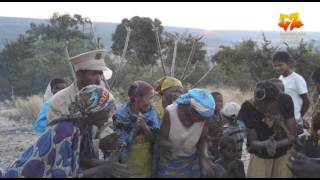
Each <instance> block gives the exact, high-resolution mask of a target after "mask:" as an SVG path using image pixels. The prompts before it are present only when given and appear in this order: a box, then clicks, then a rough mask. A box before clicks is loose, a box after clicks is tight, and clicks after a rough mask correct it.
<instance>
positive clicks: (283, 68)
mask: <svg viewBox="0 0 320 180" xmlns="http://www.w3.org/2000/svg"><path fill="white" fill-rule="evenodd" d="M273 67H274V69H275V70H276V71H277V73H278V74H279V75H284V74H286V73H288V72H289V66H288V64H286V63H284V62H280V61H274V62H273Z"/></svg>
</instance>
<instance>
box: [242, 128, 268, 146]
mask: <svg viewBox="0 0 320 180" xmlns="http://www.w3.org/2000/svg"><path fill="white" fill-rule="evenodd" d="M246 132H247V138H248V144H249V147H248V148H250V149H263V148H265V144H266V142H267V140H266V141H259V140H257V132H256V130H255V129H250V128H246Z"/></svg>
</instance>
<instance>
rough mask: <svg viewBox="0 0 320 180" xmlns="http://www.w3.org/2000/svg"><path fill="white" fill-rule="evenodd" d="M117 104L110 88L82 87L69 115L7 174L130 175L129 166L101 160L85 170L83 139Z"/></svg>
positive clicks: (53, 122) (21, 157) (37, 176)
mask: <svg viewBox="0 0 320 180" xmlns="http://www.w3.org/2000/svg"><path fill="white" fill-rule="evenodd" d="M114 108H115V105H114V101H113V99H112V98H110V96H109V92H108V90H106V89H105V88H101V87H99V86H96V85H89V86H86V87H84V88H83V89H81V90H80V92H79V94H78V96H77V100H76V103H75V104H74V109H73V110H72V113H70V115H68V117H65V118H61V119H56V120H54V121H52V122H51V123H50V127H49V128H48V129H47V131H46V132H45V133H44V134H42V136H41V137H40V138H39V139H38V140H37V141H36V143H35V144H34V145H32V146H31V147H29V148H28V149H27V150H26V151H25V152H24V153H23V154H22V155H21V156H20V157H19V158H18V159H17V160H16V161H15V162H14V163H13V164H12V165H10V166H9V167H8V168H7V170H6V172H5V174H4V177H27V178H31V177H33V178H43V177H45V178H56V177H92V176H96V175H101V176H103V175H110V174H111V175H112V176H114V177H125V176H128V168H127V167H126V165H123V164H120V163H115V162H112V161H101V162H99V163H97V164H96V166H95V167H93V168H90V169H85V170H84V169H82V168H81V165H80V159H81V156H82V155H83V154H81V148H82V146H81V141H82V139H83V138H84V136H85V134H84V132H86V131H84V130H83V129H85V127H86V126H88V125H100V124H101V123H104V122H105V121H106V120H107V119H108V117H110V116H111V113H112V111H113V110H114Z"/></svg>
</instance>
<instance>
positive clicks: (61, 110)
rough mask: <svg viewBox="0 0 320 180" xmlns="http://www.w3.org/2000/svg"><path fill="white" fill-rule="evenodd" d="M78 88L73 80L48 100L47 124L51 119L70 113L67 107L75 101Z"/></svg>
mask: <svg viewBox="0 0 320 180" xmlns="http://www.w3.org/2000/svg"><path fill="white" fill-rule="evenodd" d="M78 92H79V89H78V87H77V85H76V83H75V82H73V83H72V84H71V85H70V86H68V87H67V88H65V89H63V90H61V91H59V92H58V93H57V94H55V95H54V96H53V97H52V99H51V100H50V101H49V108H48V112H47V119H48V124H49V123H50V122H52V121H53V120H56V119H59V118H62V117H67V116H68V115H70V111H69V107H70V105H71V103H72V102H75V100H76V96H77V94H78Z"/></svg>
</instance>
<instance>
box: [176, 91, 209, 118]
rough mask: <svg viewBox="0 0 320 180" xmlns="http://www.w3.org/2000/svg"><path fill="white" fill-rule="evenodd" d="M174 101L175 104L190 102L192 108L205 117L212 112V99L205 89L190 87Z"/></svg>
mask: <svg viewBox="0 0 320 180" xmlns="http://www.w3.org/2000/svg"><path fill="white" fill-rule="evenodd" d="M176 102H177V104H190V105H191V106H192V108H194V109H195V110H196V111H197V112H198V113H199V114H200V115H201V116H202V117H205V118H210V117H212V116H213V114H214V109H215V102H214V99H213V97H212V95H211V94H210V92H209V91H208V90H205V89H198V88H195V89H191V90H189V91H188V92H187V93H185V94H183V95H181V96H180V97H179V98H178V99H177V100H176Z"/></svg>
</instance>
